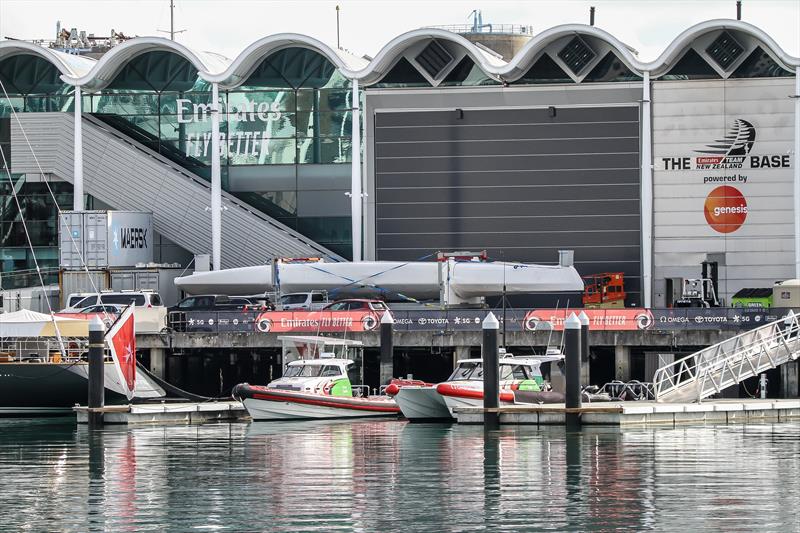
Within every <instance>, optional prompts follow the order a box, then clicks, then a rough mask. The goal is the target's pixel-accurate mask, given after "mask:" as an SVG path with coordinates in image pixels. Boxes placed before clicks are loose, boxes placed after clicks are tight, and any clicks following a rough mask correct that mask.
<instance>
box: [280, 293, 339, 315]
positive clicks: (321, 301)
mask: <svg viewBox="0 0 800 533" xmlns="http://www.w3.org/2000/svg"><path fill="white" fill-rule="evenodd" d="M279 302H280V303H279V306H278V309H279V310H281V311H319V310H320V309H322V308H323V307H325V306H326V305H328V304H329V303H330V302H329V301H328V293H327V292H325V291H311V292H291V293H289V294H284V295H283V296H281V298H280V300H279Z"/></svg>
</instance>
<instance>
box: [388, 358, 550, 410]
mask: <svg viewBox="0 0 800 533" xmlns="http://www.w3.org/2000/svg"><path fill="white" fill-rule="evenodd" d="M561 358H563V356H562V355H560V354H558V355H556V354H548V355H545V356H531V357H513V356H512V355H511V354H505V353H504V354H503V356H502V357H501V358H500V361H499V366H500V369H499V370H500V402H501V404H503V403H514V391H517V390H528V391H543V390H546V389H547V388H548V384H547V383H546V382H545V381H544V378H543V377H542V372H541V369H540V365H541V363H544V362H548V361H557V360H559V359H561ZM386 393H387V394H389V395H392V396H394V399H395V401H396V402H397V405H398V407H400V410H401V412H402V413H403V416H405V417H406V418H408V419H409V420H412V421H414V420H433V419H451V418H453V409H454V408H456V407H474V406H481V405H483V361H482V360H481V359H462V360H461V361H459V362H458V367H457V368H456V369H455V371H454V372H453V374H452V375H451V376H450V377H449V378H448V379H447V381H444V382H442V383H439V384H438V385H434V384H409V385H406V384H401V383H398V384H397V385H394V386H393V385H389V387H387V388H386Z"/></svg>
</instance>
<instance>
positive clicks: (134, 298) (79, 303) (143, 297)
mask: <svg viewBox="0 0 800 533" xmlns="http://www.w3.org/2000/svg"><path fill="white" fill-rule="evenodd" d="M65 303H66V305H67V306H66V307H65V308H64V309H62V310H61V311H60V312H62V313H76V312H78V311H80V310H81V309H84V308H86V307H89V306H90V305H99V304H101V303H102V304H117V305H131V304H133V305H134V306H136V307H159V306H162V305H163V304H162V302H161V297H160V296H159V295H158V293H157V292H153V291H118V292H115V291H102V292H100V293H97V292H74V293H72V294H70V295H69V296H67V299H66V301H65Z"/></svg>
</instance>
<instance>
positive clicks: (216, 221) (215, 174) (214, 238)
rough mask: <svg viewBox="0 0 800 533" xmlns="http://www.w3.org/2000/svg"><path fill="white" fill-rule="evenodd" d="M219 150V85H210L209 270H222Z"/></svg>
mask: <svg viewBox="0 0 800 533" xmlns="http://www.w3.org/2000/svg"><path fill="white" fill-rule="evenodd" d="M219 158H220V150H219V85H218V84H216V83H212V84H211V268H212V269H214V270H219V269H221V268H222V177H221V174H220V161H219Z"/></svg>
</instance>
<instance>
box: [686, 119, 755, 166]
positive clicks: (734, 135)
mask: <svg viewBox="0 0 800 533" xmlns="http://www.w3.org/2000/svg"><path fill="white" fill-rule="evenodd" d="M714 142H716V143H719V144H708V145H706V146H708V148H710V150H695V151H696V152H697V153H698V154H722V155H724V156H726V157H727V156H745V155H747V154H749V153H750V150H752V149H753V143H754V142H756V129H755V127H753V125H752V124H750V123H749V122H747V121H746V120H743V119H741V118H737V119H736V120H735V121H734V122H733V126H732V127H731V129H730V130H729V131H728V134H727V135H726V136H725V138H724V139H717V140H716V141H714Z"/></svg>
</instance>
